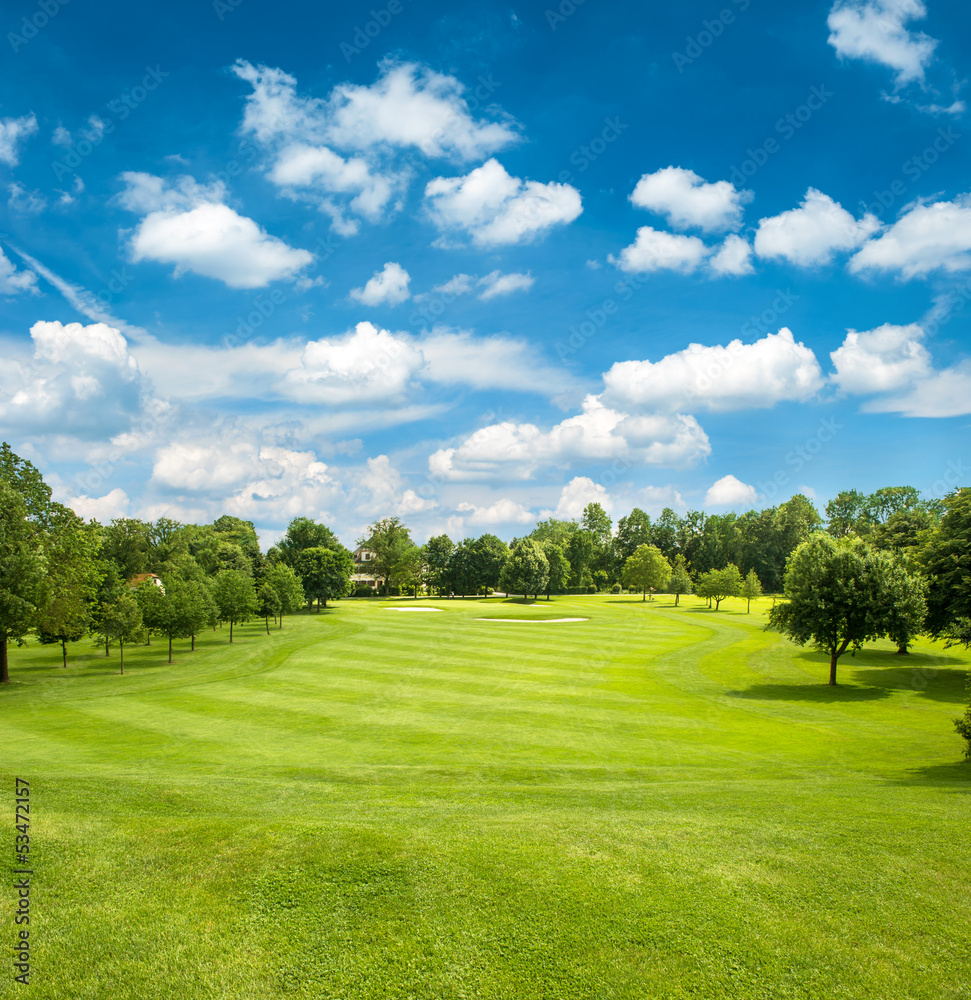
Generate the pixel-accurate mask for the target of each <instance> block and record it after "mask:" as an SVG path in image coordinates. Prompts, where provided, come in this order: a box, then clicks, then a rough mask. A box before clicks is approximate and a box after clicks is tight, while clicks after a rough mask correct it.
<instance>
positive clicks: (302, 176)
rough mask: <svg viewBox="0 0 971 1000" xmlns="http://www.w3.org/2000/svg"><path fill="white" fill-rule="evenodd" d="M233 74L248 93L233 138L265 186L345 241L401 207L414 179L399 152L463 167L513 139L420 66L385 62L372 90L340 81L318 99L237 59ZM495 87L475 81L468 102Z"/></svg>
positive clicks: (449, 81) (506, 120) (505, 119)
mask: <svg viewBox="0 0 971 1000" xmlns="http://www.w3.org/2000/svg"><path fill="white" fill-rule="evenodd" d="M233 71H234V72H235V74H236V75H237V76H238V77H239V78H240V79H241V80H244V81H246V82H247V83H249V84H250V85H251V87H252V92H251V93H250V94H249V95H248V96H247V98H246V104H245V110H244V114H243V121H242V124H241V126H240V131H241V132H242V133H243V134H244V135H251V136H253V137H254V138H255V139H256V141H257V143H259V144H260V146H261V147H262V148H263V150H264V152H265V155H266V161H265V164H264V166H265V168H266V171H267V176H268V178H269V180H270V181H271V182H272V183H273V184H275V185H276V186H277V187H278V188H279V189H280V193H281V194H283V195H285V196H287V197H290V198H296V199H300V200H304V201H308V202H310V203H311V204H314V205H316V207H317V208H318V209H319V210H320V211H322V212H324V213H326V214H327V215H329V216H330V217H331V219H332V220H333V225H334V228H335V230H336V231H337V232H339V233H340V234H342V235H351V234H353V233H356V232H357V231H358V229H359V228H360V220H361V219H365V220H367V221H370V222H376V221H378V220H379V219H381V218H384V217H386V216H388V215H390V214H391V213H393V212H395V211H398V210H399V209H400V208H401V206H402V204H403V195H404V192H405V191H406V189H407V187H408V184H409V181H410V180H411V177H412V176H413V174H414V165H413V164H412V163H410V162H408V160H407V159H406V157H405V155H404V154H406V153H407V155H408V156H411V157H414V156H421V157H424V158H428V159H442V158H444V159H448V160H453V161H457V162H466V161H470V160H476V159H481V158H482V157H484V156H488V155H490V154H492V153H494V152H496V151H498V150H499V149H503V148H505V147H506V146H509V145H510V144H512V143H515V142H517V141H518V140H519V126H518V124H517V123H516V122H515V121H514V120H513V119H512V118H511V117H510V116H508V115H505V114H503V113H501V112H499V111H497V110H495V109H493V108H492V107H491V106H490V109H489V110H490V118H483V117H481V116H480V117H476V116H475V115H474V114H473V112H472V108H471V107H470V104H469V99H468V97H467V96H466V88H465V86H464V85H463V84H462V83H461V81H459V80H458V79H457V78H456V77H453V76H449V75H447V74H443V73H437V72H435V71H434V70H432V69H430V68H429V67H427V66H423V65H420V64H418V63H400V62H396V61H394V60H390V59H389V60H385V61H384V62H382V63H381V66H380V70H379V76H378V79H377V80H376V81H375V82H374V83H373V84H371V85H362V84H352V83H342V84H339V85H337V86H336V87H334V88H333V89H332V90H331V92H330V93H329V94H328V95H327V96H326V97H325V98H317V97H311V96H307V95H304V94H301V93H298V91H297V80H296V78H295V77H293V76H291V75H290V74H288V73H285V72H284V71H283V70H280V69H274V68H272V67H269V66H263V65H260V66H253V65H252V64H250V63H248V62H246V61H245V60H239V61H238V62H237V63H236V64H235V66H234V67H233ZM494 89H495V88H494V87H491V85H489V86H487V85H486V84H483V83H480V84H479V85H478V87H477V88H476V92H475V94H474V95H469V96H471V97H474V100H475V101H476V103H477V104H479V103H481V102H482V101H483V99H484V98H485V97H486V96H488V94H489V93H491V92H492V90H494ZM480 91H482V93H480Z"/></svg>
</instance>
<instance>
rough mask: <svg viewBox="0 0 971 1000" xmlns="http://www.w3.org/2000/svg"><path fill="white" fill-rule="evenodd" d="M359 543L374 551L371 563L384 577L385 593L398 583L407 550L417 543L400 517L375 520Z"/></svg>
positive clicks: (374, 570) (378, 573)
mask: <svg viewBox="0 0 971 1000" xmlns="http://www.w3.org/2000/svg"><path fill="white" fill-rule="evenodd" d="M357 544H358V545H363V546H365V547H366V548H369V549H370V550H371V551H372V552H373V553H374V560H373V562H372V563H371V566H372V567H373V572H374V573H375V574H376V575H378V576H381V577H384V592H385V595H387V594H389V593H390V592H391V588H392V587H393V586H396V585H397V582H398V575H399V573H400V567H402V566H403V565H405V564H404V563H403V561H402V560H403V559H404V555H405V552H406V551H407V550H408V549H411V548H414V547H415V543H414V542H413V541H412V540H411V533H410V532H409V531H408V529H407V528H406V527H405V526H404V525H403V524H402V523H401V519H400V518H398V517H384V518H382V519H381V520H380V521H375V522H374V523H373V524H372V525H371V526H370V527H369V528H368V534H367V535H366V536H365V537H363V538H360V539H358V543H357Z"/></svg>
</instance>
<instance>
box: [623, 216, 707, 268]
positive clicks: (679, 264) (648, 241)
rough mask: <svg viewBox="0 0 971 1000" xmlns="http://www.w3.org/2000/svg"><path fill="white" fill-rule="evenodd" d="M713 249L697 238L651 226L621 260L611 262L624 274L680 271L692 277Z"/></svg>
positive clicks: (639, 235)
mask: <svg viewBox="0 0 971 1000" xmlns="http://www.w3.org/2000/svg"><path fill="white" fill-rule="evenodd" d="M709 253H711V249H710V248H709V247H707V246H705V244H704V243H703V242H702V241H701V240H700V239H698V237H697V236H681V235H678V234H676V233H665V232H662V231H661V230H659V229H654V228H652V227H651V226H641V227H640V229H638V230H637V236H636V237H635V238H634V242H633V243H632V244H631V245H630V246H628V247H624V249H623V250H621V252H620V257H614V255H613V254H611V255H610V256H609V257H608V258H607V259H608V260H609V261H610V263H611V264H615V265H616V266H617V267H619V268H620V269H621V270H622V271H627V272H629V273H631V272H633V273H638V272H644V271H680V272H681V273H682V274H690V273H691V272H692V271H695V270H697V268H698V267H699V266H700V264H701V263H702V262H703V261H704V259H705V258H706V257H707V256H708V254H709Z"/></svg>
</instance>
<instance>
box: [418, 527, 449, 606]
mask: <svg viewBox="0 0 971 1000" xmlns="http://www.w3.org/2000/svg"><path fill="white" fill-rule="evenodd" d="M454 548H455V545H454V544H453V542H452V539H451V538H449V537H448V535H435V536H434V537H433V538H429V539H428V541H427V542H425V544H424V546H423V547H422V558H423V559H424V563H425V566H426V574H427V580H428V585H429V586H430V587H432V588H434V589H435V590H437V591H438V592H439V594H442V593H443V592H444V591H445V587H446V580H447V576H448V561H449V559H450V558H451V556H452V550H453V549H454Z"/></svg>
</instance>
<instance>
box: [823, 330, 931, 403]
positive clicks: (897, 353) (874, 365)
mask: <svg viewBox="0 0 971 1000" xmlns="http://www.w3.org/2000/svg"><path fill="white" fill-rule="evenodd" d="M923 337H924V331H923V330H922V329H921V327H920V326H919V325H918V324H917V323H910V324H908V325H907V326H894V325H893V324H892V323H884V324H883V326H879V327H877V328H876V329H875V330H867V331H864V332H863V333H859V332H857V331H856V330H848V331H847V333H846V339H845V340H844V341H843V344H842V346H841V347H839V348H838V349H837V350H835V351H833V352H831V354H830V358H831V359H832V361H833V366H834V368H835V369H836V374H835V375H834V376H833V381H834V382H836V384H837V385H838V386H839V387H840V388H841V389H843V390H844V391H846V392H855V393H871V392H889V391H891V390H894V389H899V388H901V387H902V386H906V385H910V384H911V383H913V382H914V381H915V380H917V379H920V378H924V377H925V376H927V375H928V374H929V373H930V370H931V356H930V353H929V352H928V350H927V348H926V347H924V345H923V343H922V340H923Z"/></svg>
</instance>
